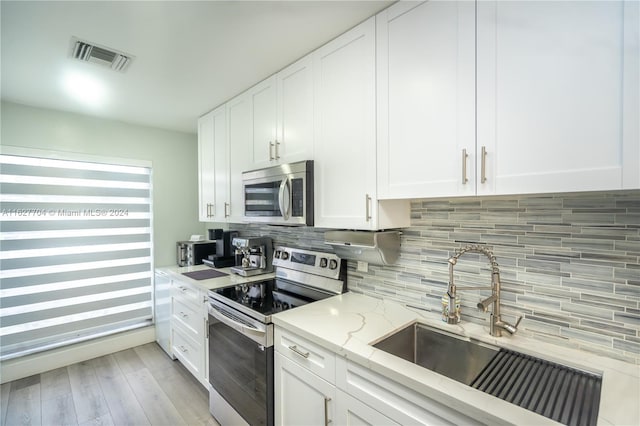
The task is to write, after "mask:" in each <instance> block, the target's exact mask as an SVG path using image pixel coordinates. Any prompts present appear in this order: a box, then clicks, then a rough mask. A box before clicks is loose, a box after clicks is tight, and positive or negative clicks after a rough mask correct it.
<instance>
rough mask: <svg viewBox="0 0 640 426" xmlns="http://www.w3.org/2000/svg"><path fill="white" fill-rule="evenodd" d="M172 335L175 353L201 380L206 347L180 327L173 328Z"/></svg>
mask: <svg viewBox="0 0 640 426" xmlns="http://www.w3.org/2000/svg"><path fill="white" fill-rule="evenodd" d="M171 337H172V339H171V341H172V348H173V354H174V355H175V356H176V357H177V358H178V359H179V360H180V361H181V362H182V364H183V365H184V366H185V367H187V369H188V370H189V371H191V373H192V374H193V375H194V376H195V377H196V378H197V379H198V380H200V377H201V376H203V374H204V373H203V369H204V362H203V355H204V349H203V348H202V347H201V346H200V345H198V344H197V343H195V342H194V341H193V340H192V339H191V338H189V337H187V336H186V335H184V334H183V333H182V332H181V331H180V330H179V329H176V328H172V329H171Z"/></svg>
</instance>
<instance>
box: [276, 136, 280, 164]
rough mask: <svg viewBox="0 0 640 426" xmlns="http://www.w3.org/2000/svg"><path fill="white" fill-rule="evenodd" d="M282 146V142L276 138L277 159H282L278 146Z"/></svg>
mask: <svg viewBox="0 0 640 426" xmlns="http://www.w3.org/2000/svg"><path fill="white" fill-rule="evenodd" d="M279 146H280V142H278V140H277V139H276V160H279V159H280V154H278V147H279Z"/></svg>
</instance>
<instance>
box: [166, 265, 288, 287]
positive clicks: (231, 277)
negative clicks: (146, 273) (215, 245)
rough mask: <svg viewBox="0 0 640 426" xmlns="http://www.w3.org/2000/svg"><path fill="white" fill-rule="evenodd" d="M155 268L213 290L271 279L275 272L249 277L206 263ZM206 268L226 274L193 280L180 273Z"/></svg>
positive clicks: (189, 282)
mask: <svg viewBox="0 0 640 426" xmlns="http://www.w3.org/2000/svg"><path fill="white" fill-rule="evenodd" d="M156 269H160V270H163V271H166V272H168V273H170V274H171V275H173V276H174V277H175V278H176V279H177V280H180V281H182V282H186V283H188V284H192V285H195V286H197V287H200V288H202V289H203V290H205V291H208V290H213V289H217V288H223V287H229V286H232V285H237V284H249V283H255V282H259V281H265V280H271V279H273V278H275V276H276V274H275V273H273V272H271V273H268V274H260V275H253V276H251V277H243V276H240V275H238V274H234V273H233V272H231V268H211V267H210V266H207V265H195V266H183V267H180V266H165V267H162V268H156ZM207 269H214V270H216V271H219V272H224V273H225V274H227V275H225V276H222V277H218V278H209V279H206V280H194V279H193V278H189V277H187V276H186V275H182V273H183V272H195V271H203V270H207Z"/></svg>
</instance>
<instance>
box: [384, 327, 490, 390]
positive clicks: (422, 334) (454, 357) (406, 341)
mask: <svg viewBox="0 0 640 426" xmlns="http://www.w3.org/2000/svg"><path fill="white" fill-rule="evenodd" d="M373 346H374V347H376V348H378V349H380V350H383V351H385V352H388V353H390V354H392V355H395V356H398V357H400V358H402V359H405V360H407V361H409V362H413V363H414V364H418V365H419V366H421V367H424V368H428V369H429V370H431V371H435V372H436V373H440V374H442V375H443V376H447V377H449V378H450V379H454V380H457V381H459V382H462V383H464V384H465V385H471V382H472V381H473V379H475V378H476V377H477V376H478V374H480V372H481V371H482V369H483V368H484V367H485V366H486V365H487V364H489V362H490V361H491V360H492V359H493V357H494V356H495V355H496V354H497V353H498V351H499V349H497V348H494V347H491V346H487V345H484V344H482V343H480V342H476V341H473V340H470V339H464V338H462V337H458V336H456V335H454V334H450V333H446V332H444V331H442V332H440V331H435V330H434V329H432V328H429V327H426V326H424V325H422V324H419V323H414V324H412V325H410V326H409V327H407V328H404V329H402V330H400V331H398V332H396V333H395V334H392V335H391V336H389V337H387V338H385V339H384V340H382V341H380V342H378V343H376V344H375V345H373Z"/></svg>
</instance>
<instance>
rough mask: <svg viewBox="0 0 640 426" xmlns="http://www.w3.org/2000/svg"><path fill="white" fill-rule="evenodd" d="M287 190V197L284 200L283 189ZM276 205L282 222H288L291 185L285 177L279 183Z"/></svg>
mask: <svg viewBox="0 0 640 426" xmlns="http://www.w3.org/2000/svg"><path fill="white" fill-rule="evenodd" d="M287 187H288V189H289V191H288V192H289V196H288V197H287V199H286V200H285V199H284V198H285V188H287ZM278 204H279V205H280V211H281V212H282V218H283V219H284V220H289V216H290V215H291V184H290V183H289V178H288V177H286V178H284V179H282V182H280V191H279V192H278Z"/></svg>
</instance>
